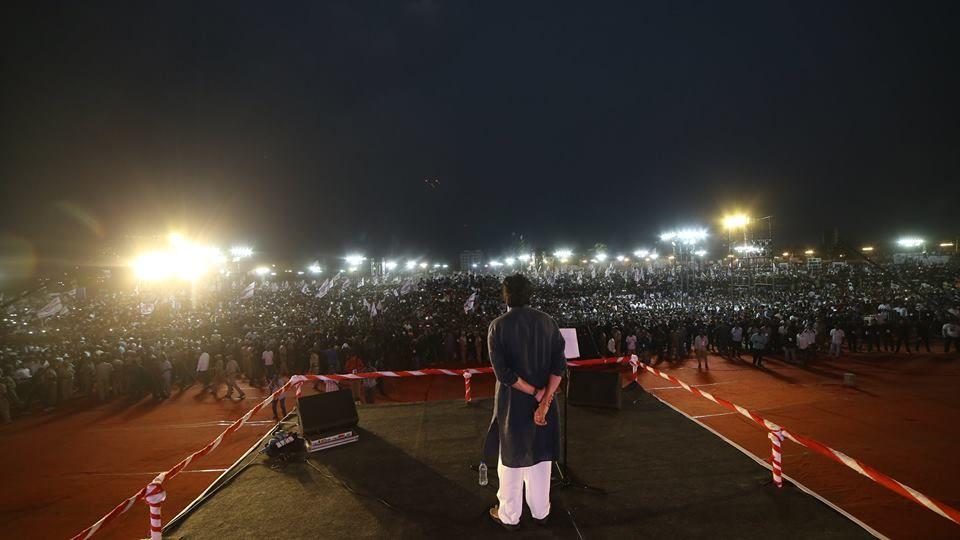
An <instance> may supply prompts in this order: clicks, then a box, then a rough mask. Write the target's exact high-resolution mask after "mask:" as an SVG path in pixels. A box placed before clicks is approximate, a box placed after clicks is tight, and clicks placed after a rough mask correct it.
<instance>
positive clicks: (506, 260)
mask: <svg viewBox="0 0 960 540" xmlns="http://www.w3.org/2000/svg"><path fill="white" fill-rule="evenodd" d="M503 262H505V263H507V264H508V265H510V266H513V265H514V264H516V262H517V260H516V259H514V258H513V257H507V258H506V259H504V260H503Z"/></svg>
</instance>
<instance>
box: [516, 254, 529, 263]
mask: <svg viewBox="0 0 960 540" xmlns="http://www.w3.org/2000/svg"><path fill="white" fill-rule="evenodd" d="M517 258H518V259H520V262H527V261H529V260H530V254H529V253H523V254H521V255H519V256H517Z"/></svg>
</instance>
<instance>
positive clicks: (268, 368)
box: [260, 343, 276, 380]
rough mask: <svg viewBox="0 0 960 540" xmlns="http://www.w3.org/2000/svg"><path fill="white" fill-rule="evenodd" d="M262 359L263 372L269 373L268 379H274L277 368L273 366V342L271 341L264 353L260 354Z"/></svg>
mask: <svg viewBox="0 0 960 540" xmlns="http://www.w3.org/2000/svg"><path fill="white" fill-rule="evenodd" d="M260 359H261V360H262V361H263V372H264V373H265V374H266V375H267V380H270V379H273V376H274V374H275V373H276V370H275V369H274V366H273V344H272V343H271V344H270V345H269V346H268V347H267V349H266V350H265V351H263V354H261V355H260Z"/></svg>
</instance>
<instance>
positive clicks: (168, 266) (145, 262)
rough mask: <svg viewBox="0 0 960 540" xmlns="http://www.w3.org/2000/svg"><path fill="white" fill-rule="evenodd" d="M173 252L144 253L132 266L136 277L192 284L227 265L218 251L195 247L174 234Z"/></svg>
mask: <svg viewBox="0 0 960 540" xmlns="http://www.w3.org/2000/svg"><path fill="white" fill-rule="evenodd" d="M169 240H170V248H169V249H167V250H157V251H150V252H147V253H143V254H141V255H139V256H137V257H136V258H134V260H133V261H132V262H131V266H132V267H133V271H134V274H135V275H136V276H137V278H138V279H141V280H144V281H160V280H165V279H179V280H186V281H192V280H196V279H198V278H200V277H201V276H203V275H204V274H206V273H208V272H210V271H214V270H216V269H217V268H218V267H219V266H220V265H222V264H223V263H224V262H226V257H225V256H224V255H223V253H221V252H220V250H219V249H217V248H215V247H211V246H201V245H197V244H192V243H190V242H188V241H187V240H185V239H184V238H183V237H182V236H180V235H179V234H176V233H172V234H171V235H170V237H169Z"/></svg>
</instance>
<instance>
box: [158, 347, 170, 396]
mask: <svg viewBox="0 0 960 540" xmlns="http://www.w3.org/2000/svg"><path fill="white" fill-rule="evenodd" d="M172 378H173V364H172V363H171V362H170V359H169V358H167V357H164V358H163V360H161V361H160V395H161V396H162V397H164V398H168V397H170V389H171V386H172V385H171V381H172Z"/></svg>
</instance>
